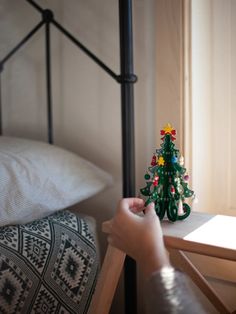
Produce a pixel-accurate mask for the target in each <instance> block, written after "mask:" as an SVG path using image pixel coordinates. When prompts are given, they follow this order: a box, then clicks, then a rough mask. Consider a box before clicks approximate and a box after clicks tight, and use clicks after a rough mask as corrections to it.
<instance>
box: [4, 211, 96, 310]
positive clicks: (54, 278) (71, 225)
mask: <svg viewBox="0 0 236 314" xmlns="http://www.w3.org/2000/svg"><path fill="white" fill-rule="evenodd" d="M98 267H99V261H98V253H97V250H96V245H95V235H94V234H93V232H92V231H91V229H90V223H89V222H88V221H86V217H83V218H81V217H79V216H78V215H75V214H74V213H72V212H70V211H68V210H62V211H59V212H57V213H55V214H53V215H50V216H48V217H46V218H43V219H39V220H36V221H33V222H31V223H28V224H25V225H14V226H4V227H1V228H0V313H1V314H29V313H35V314H54V313H58V314H69V313H73V314H74V313H76V314H82V313H86V312H87V310H88V307H89V304H90V301H91V297H92V294H93V291H94V287H95V284H96V278H97V273H98Z"/></svg>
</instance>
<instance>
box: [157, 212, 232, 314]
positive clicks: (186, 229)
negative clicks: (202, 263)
mask: <svg viewBox="0 0 236 314" xmlns="http://www.w3.org/2000/svg"><path fill="white" fill-rule="evenodd" d="M162 228H163V233H164V241H165V245H166V248H167V249H168V251H169V252H170V258H171V259H172V260H173V261H175V264H176V266H178V267H179V268H181V269H182V270H183V271H184V272H185V273H187V274H188V275H189V276H190V278H191V279H192V280H193V282H195V284H196V285H197V286H198V287H199V288H200V289H201V291H202V292H203V293H204V294H205V295H206V297H207V298H208V299H209V300H210V301H211V303H212V304H213V305H214V306H215V307H216V309H217V310H218V311H219V312H220V313H231V311H230V310H229V309H228V307H227V306H226V305H225V304H224V302H223V301H222V300H221V299H220V297H219V296H218V295H217V294H216V292H215V291H214V290H213V289H212V287H211V286H210V285H209V284H208V282H207V281H206V280H205V278H204V277H203V276H202V274H201V273H200V272H199V271H198V270H197V269H196V267H195V266H194V265H193V264H192V262H191V261H190V260H189V259H188V257H187V256H186V255H185V254H184V252H183V251H187V252H192V253H197V254H201V255H207V256H211V257H217V258H222V259H226V260H231V261H236V217H231V216H223V215H210V214H205V213H199V212H192V213H191V215H190V216H189V217H188V218H187V219H186V220H184V221H177V222H175V223H171V222H169V221H163V222H162Z"/></svg>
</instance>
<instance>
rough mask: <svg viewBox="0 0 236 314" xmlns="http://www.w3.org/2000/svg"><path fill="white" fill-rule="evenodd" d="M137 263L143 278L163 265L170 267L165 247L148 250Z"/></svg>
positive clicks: (163, 266)
mask: <svg viewBox="0 0 236 314" xmlns="http://www.w3.org/2000/svg"><path fill="white" fill-rule="evenodd" d="M137 264H138V266H139V268H140V270H141V272H142V274H143V276H144V277H145V278H148V277H150V276H151V274H152V273H154V272H156V271H159V270H161V269H162V268H165V267H171V264H170V261H169V257H168V255H167V253H166V250H165V248H163V249H162V250H160V249H158V250H156V251H152V252H149V253H148V254H145V255H143V256H142V257H140V258H139V259H138V260H137Z"/></svg>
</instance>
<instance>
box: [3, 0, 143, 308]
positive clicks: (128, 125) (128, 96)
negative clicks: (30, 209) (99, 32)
mask: <svg viewBox="0 0 236 314" xmlns="http://www.w3.org/2000/svg"><path fill="white" fill-rule="evenodd" d="M25 1H27V2H28V3H29V4H30V5H31V6H32V7H34V8H35V9H36V10H37V11H38V12H39V13H40V14H41V16H42V20H41V22H39V23H38V24H37V25H36V26H35V27H34V28H33V29H32V30H31V31H30V32H29V33H28V34H27V35H26V36H25V37H24V38H23V39H22V40H21V41H20V42H19V43H18V44H17V45H16V46H15V47H14V48H13V49H12V50H11V51H10V52H9V53H8V54H7V55H6V56H5V57H4V58H3V59H2V60H0V134H2V100H1V73H2V72H3V70H4V65H5V63H6V62H7V61H8V60H9V59H10V58H11V57H12V56H13V55H14V54H15V53H16V52H17V51H18V50H19V49H20V48H21V47H22V46H23V45H24V44H25V43H26V42H28V40H29V39H30V38H31V37H32V36H33V35H34V34H35V33H36V32H37V31H38V30H39V29H41V28H42V27H43V26H44V25H45V49H46V62H45V63H46V87H47V89H46V91H47V120H48V121H47V122H48V142H49V143H50V144H53V110H52V86H51V37H50V27H51V25H54V26H55V27H56V28H57V29H58V30H59V31H60V32H61V33H62V34H64V35H65V36H66V37H67V38H68V39H70V40H71V41H72V42H73V43H74V44H75V45H76V46H77V47H78V48H80V49H81V50H82V51H83V52H84V53H85V54H86V55H87V56H88V57H89V58H91V59H92V60H93V61H94V62H95V63H97V65H99V66H100V67H101V68H102V69H103V70H104V71H105V72H106V73H107V74H109V75H110V76H111V77H112V78H113V79H114V80H115V81H116V82H117V83H119V84H120V85H121V114H122V174H123V197H132V196H135V156H134V153H135V149H134V147H135V146H134V145H135V143H134V92H133V84H134V83H135V82H136V81H137V76H136V75H135V74H134V73H133V30H132V0H119V27H120V74H119V75H117V74H116V73H115V72H113V71H112V70H111V69H110V68H109V67H108V66H107V65H106V64H105V63H104V62H102V61H101V60H100V59H99V58H98V57H96V55H94V54H93V53H92V52H91V51H90V50H89V49H87V48H86V47H85V46H84V45H83V44H82V43H81V42H80V41H79V40H77V39H76V38H75V37H74V36H73V35H72V34H71V33H70V32H69V31H68V30H66V29H65V28H64V27H63V26H62V25H61V24H60V23H58V22H57V21H56V20H55V18H54V15H53V12H52V11H51V10H49V9H42V8H41V7H40V6H39V5H38V4H37V3H36V2H35V0H25ZM124 271H125V272H124V274H125V276H124V277H125V313H127V314H135V313H137V292H136V264H135V262H134V261H133V260H132V259H131V258H130V257H127V258H126V260H125V269H124Z"/></svg>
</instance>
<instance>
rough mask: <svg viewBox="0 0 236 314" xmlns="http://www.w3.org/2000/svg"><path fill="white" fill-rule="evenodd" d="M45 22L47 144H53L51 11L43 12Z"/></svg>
mask: <svg viewBox="0 0 236 314" xmlns="http://www.w3.org/2000/svg"><path fill="white" fill-rule="evenodd" d="M42 15H43V20H44V21H45V47H46V85H47V89H46V90H47V118H48V143H50V144H53V124H52V123H53V120H52V87H51V81H52V80H51V37H50V23H51V21H52V20H53V13H52V11H51V10H44V11H43V13H42Z"/></svg>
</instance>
